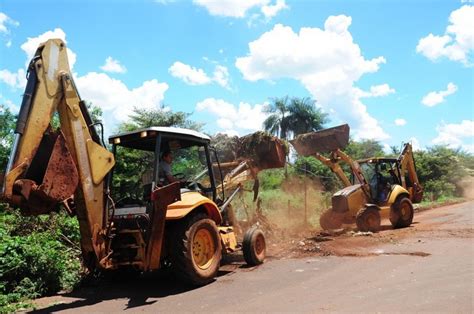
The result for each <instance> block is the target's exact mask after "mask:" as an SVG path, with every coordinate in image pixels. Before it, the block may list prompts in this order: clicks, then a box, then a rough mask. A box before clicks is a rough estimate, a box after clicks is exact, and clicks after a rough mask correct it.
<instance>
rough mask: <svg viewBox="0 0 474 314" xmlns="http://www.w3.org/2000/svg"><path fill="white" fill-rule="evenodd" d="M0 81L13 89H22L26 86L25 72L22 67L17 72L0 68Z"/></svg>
mask: <svg viewBox="0 0 474 314" xmlns="http://www.w3.org/2000/svg"><path fill="white" fill-rule="evenodd" d="M0 82H3V83H5V84H7V85H8V86H10V87H11V88H13V89H23V88H25V86H26V73H25V70H23V69H18V71H17V72H10V71H9V70H0Z"/></svg>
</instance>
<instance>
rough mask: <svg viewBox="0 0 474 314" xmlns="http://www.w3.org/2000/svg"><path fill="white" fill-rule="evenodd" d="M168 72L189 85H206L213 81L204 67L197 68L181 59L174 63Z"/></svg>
mask: <svg viewBox="0 0 474 314" xmlns="http://www.w3.org/2000/svg"><path fill="white" fill-rule="evenodd" d="M168 72H169V73H170V74H171V75H172V76H174V77H177V78H179V79H181V80H183V81H184V82H185V83H186V84H189V85H204V84H209V83H210V82H211V78H209V76H207V74H206V72H204V70H203V69H197V68H194V67H191V66H189V65H187V64H184V63H182V62H179V61H176V62H175V63H173V65H172V66H171V67H170V68H169V69H168Z"/></svg>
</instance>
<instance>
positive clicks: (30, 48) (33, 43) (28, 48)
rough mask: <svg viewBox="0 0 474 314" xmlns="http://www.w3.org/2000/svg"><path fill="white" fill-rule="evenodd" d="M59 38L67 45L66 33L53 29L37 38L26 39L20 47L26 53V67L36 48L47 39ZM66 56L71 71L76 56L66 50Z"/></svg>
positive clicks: (69, 50)
mask: <svg viewBox="0 0 474 314" xmlns="http://www.w3.org/2000/svg"><path fill="white" fill-rule="evenodd" d="M53 38H59V39H61V40H62V41H64V42H65V43H66V44H67V40H66V33H65V32H64V31H63V30H62V29H60V28H55V29H54V30H53V31H47V32H45V33H43V34H41V35H39V36H37V37H28V39H27V40H26V42H25V43H23V44H22V45H21V49H22V50H23V51H24V52H25V53H26V66H28V63H29V62H30V60H31V59H32V58H33V56H34V55H35V52H36V49H37V48H38V46H39V45H40V44H42V43H44V42H45V41H47V40H48V39H53ZM67 55H68V59H69V67H70V68H71V69H72V68H73V67H74V64H75V63H76V54H75V53H74V52H73V51H72V50H71V49H69V48H67Z"/></svg>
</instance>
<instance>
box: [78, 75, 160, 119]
mask: <svg viewBox="0 0 474 314" xmlns="http://www.w3.org/2000/svg"><path fill="white" fill-rule="evenodd" d="M75 81H76V85H77V87H78V89H79V91H80V93H81V96H82V97H83V98H84V99H87V100H88V101H90V102H92V104H94V105H95V106H98V107H100V108H102V110H103V111H104V113H107V112H110V113H111V114H112V115H113V117H114V118H115V119H116V120H118V121H124V120H126V119H127V118H128V116H129V115H130V114H131V113H132V110H133V108H134V107H137V108H155V109H156V108H159V105H160V103H161V102H162V101H163V98H164V94H165V92H166V91H167V90H168V84H166V83H160V82H158V80H156V79H153V80H150V81H145V82H143V84H142V85H141V86H139V87H137V88H133V89H129V88H128V87H127V86H126V85H125V84H124V83H123V82H122V81H120V80H117V79H114V78H111V77H109V76H108V75H107V74H105V73H96V72H90V73H87V74H86V75H84V76H81V77H77V78H75Z"/></svg>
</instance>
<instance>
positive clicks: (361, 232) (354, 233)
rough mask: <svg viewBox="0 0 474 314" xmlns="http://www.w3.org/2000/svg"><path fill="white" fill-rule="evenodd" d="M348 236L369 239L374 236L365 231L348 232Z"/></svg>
mask: <svg viewBox="0 0 474 314" xmlns="http://www.w3.org/2000/svg"><path fill="white" fill-rule="evenodd" d="M349 234H350V235H351V236H353V237H371V236H373V235H374V233H373V232H371V231H367V232H363V231H357V232H356V231H350V232H349Z"/></svg>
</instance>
